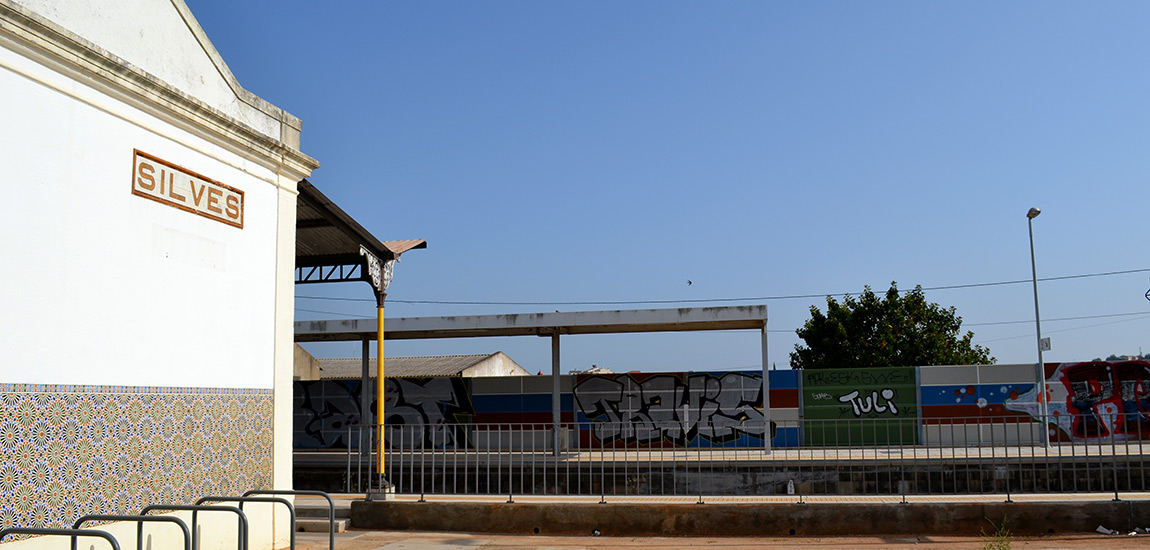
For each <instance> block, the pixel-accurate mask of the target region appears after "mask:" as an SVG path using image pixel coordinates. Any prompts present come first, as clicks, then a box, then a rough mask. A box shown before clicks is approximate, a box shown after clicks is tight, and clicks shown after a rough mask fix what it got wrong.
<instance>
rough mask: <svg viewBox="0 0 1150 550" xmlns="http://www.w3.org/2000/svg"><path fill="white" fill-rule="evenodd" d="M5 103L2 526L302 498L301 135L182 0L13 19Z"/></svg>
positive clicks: (279, 536)
mask: <svg viewBox="0 0 1150 550" xmlns="http://www.w3.org/2000/svg"><path fill="white" fill-rule="evenodd" d="M0 98H2V99H3V102H4V105H5V109H4V111H5V114H4V115H3V117H2V118H3V121H4V122H3V124H0V156H2V158H3V159H4V165H5V168H6V170H5V175H6V180H7V185H6V187H7V190H8V192H9V193H10V199H9V200H6V201H3V202H2V203H0V213H2V215H0V227H2V230H3V234H4V235H5V236H6V237H7V238H6V239H4V241H3V242H2V243H0V250H2V251H3V256H4V257H5V265H6V269H5V274H4V276H3V279H2V281H3V285H2V286H3V288H2V289H0V309H2V310H3V311H4V313H5V315H4V316H3V317H2V318H0V349H3V351H4V357H5V359H6V361H5V363H4V364H3V365H0V415H2V416H0V528H3V527H10V526H22V527H70V526H71V523H72V521H74V519H75V518H76V517H78V516H80V515H84V514H92V513H102V514H135V513H139V511H140V509H141V508H142V507H143V506H146V505H149V504H160V503H181V504H190V503H192V502H193V501H194V500H196V499H197V498H199V497H202V496H206V495H221V494H226V495H231V494H236V495H238V494H240V493H242V492H243V491H246V490H249V489H271V488H290V483H291V439H290V433H291V418H292V414H291V390H292V359H293V334H292V320H293V308H294V297H293V296H294V290H293V287H294V284H293V277H292V269H293V267H294V252H295V215H296V185H297V182H299V181H300V180H301V179H303V178H304V177H306V176H308V175H310V173H311V171H312V170H314V169H315V168H317V167H318V163H317V162H316V161H315V160H314V159H311V158H310V157H308V156H307V155H305V154H303V153H302V152H300V128H301V125H300V121H299V119H297V118H295V117H294V116H292V115H290V114H289V113H287V112H285V111H283V110H281V109H279V108H277V107H275V106H273V105H271V104H270V103H268V102H267V101H264V100H263V99H260V98H259V97H256V96H255V95H253V94H251V93H250V92H248V91H247V90H244V89H243V88H242V87H241V86H240V85H239V83H238V82H237V80H236V78H235V77H234V76H233V75H232V73H231V71H230V70H229V69H228V67H227V65H226V64H225V63H224V62H223V60H222V59H221V58H220V56H219V54H218V53H217V52H216V50H215V49H214V47H213V46H212V44H211V42H210V41H209V40H208V38H207V37H206V36H205V34H204V32H203V30H202V29H201V28H200V26H199V24H198V23H197V22H196V20H195V18H194V16H193V15H192V13H191V11H190V10H189V9H188V7H187V5H186V4H184V2H183V0H122V1H120V2H117V3H116V6H115V8H114V9H111V8H110V7H109V6H107V5H101V4H100V3H93V2H89V1H84V0H0ZM254 523H255V522H253V524H254ZM253 526H254V525H253ZM254 527H255V526H254ZM257 528H258V527H257ZM286 540H287V532H286V531H285V530H283V529H280V530H279V532H275V530H274V529H273V532H272V533H271V534H270V537H263V538H253V545H256V546H259V547H271V546H283V545H286ZM204 542H205V544H209V545H210V544H211V542H212V541H211V540H210V537H209V538H207V539H205V541H204Z"/></svg>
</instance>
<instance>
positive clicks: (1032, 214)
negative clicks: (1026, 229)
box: [1026, 208, 1042, 220]
mask: <svg viewBox="0 0 1150 550" xmlns="http://www.w3.org/2000/svg"><path fill="white" fill-rule="evenodd" d="M1041 213H1042V211H1041V210H1039V209H1037V208H1031V209H1030V211H1028V212H1027V213H1026V218H1027V219H1030V220H1033V219H1034V218H1037V217H1038V215H1039V214H1041Z"/></svg>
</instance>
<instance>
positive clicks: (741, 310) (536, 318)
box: [295, 305, 770, 455]
mask: <svg viewBox="0 0 1150 550" xmlns="http://www.w3.org/2000/svg"><path fill="white" fill-rule="evenodd" d="M378 327H379V325H378V323H377V322H376V320H375V319H347V320H327V321H296V323H295V339H296V341H297V342H338V341H362V342H364V368H363V372H364V374H363V377H364V378H365V379H366V377H367V374H366V373H367V355H366V353H367V344H366V342H368V341H370V340H371V339H373V338H376V335H377V332H376V330H377V329H378ZM386 328H387V330H386V331H384V333H383V338H384V340H415V339H427V338H479V337H487V336H550V337H551V422H552V425H553V429H552V433H553V436H554V438H555V441H554V442H553V447H552V448H553V449H554V453H555V454H556V455H558V453H559V431H560V430H559V426H560V422H559V420H560V399H559V386H560V384H559V373H560V364H559V363H560V361H559V339H560V336H561V335H564V334H618V333H634V332H682V331H699V330H758V331H759V334H760V338H761V340H760V341H761V346H762V348H761V349H762V359H763V363H762V367H763V381H762V384H763V386H762V392H763V394H762V395H763V411H764V412H767V411H769V410H770V402H769V399H770V397H769V396H770V392H769V389H770V386H769V385H770V382H769V380H768V378H767V306H765V305H753V306H728V307H702V308H675V309H637V310H620V311H572V312H558V311H557V312H555V313H523V314H502V315H464V316H454V317H400V318H397V319H389V320H388V321H387V327H386ZM365 385H366V381H365ZM381 391H382V390H381ZM765 429H766V428H765V427H764V430H765ZM763 441H764V451H767V452H769V450H770V436H769V434H767V433H765V432H764V434H763Z"/></svg>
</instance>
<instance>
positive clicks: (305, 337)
mask: <svg viewBox="0 0 1150 550" xmlns="http://www.w3.org/2000/svg"><path fill="white" fill-rule="evenodd" d="M766 324H767V306H765V305H755V306H730V307H703V308H675V309H638V310H623V311H572V312H563V313H560V312H555V313H525V314H504V315H466V316H454V317H399V318H395V319H388V320H387V330H386V332H385V333H384V338H385V339H387V340H413V339H424V338H474V337H483V336H531V335H534V336H551V335H553V334H611V333H625V332H678V331H695V330H748V329H756V330H759V329H763V328H764V327H765V326H766ZM376 326H377V321H376V320H375V319H346V320H344V319H337V320H326V321H297V322H296V323H295V339H296V341H297V342H323V341H329V342H330V341H352V340H365V339H369V340H374V339H375V338H376Z"/></svg>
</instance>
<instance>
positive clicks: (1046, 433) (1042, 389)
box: [1026, 208, 1050, 445]
mask: <svg viewBox="0 0 1150 550" xmlns="http://www.w3.org/2000/svg"><path fill="white" fill-rule="evenodd" d="M1041 213H1042V211H1041V210H1039V209H1037V208H1031V209H1030V210H1029V211H1028V212H1027V213H1026V227H1027V229H1029V230H1030V277H1031V280H1032V281H1033V282H1034V328H1035V330H1036V332H1037V334H1038V340H1037V342H1038V364H1037V365H1035V367H1034V369H1035V381H1036V382H1037V385H1035V386H1034V389H1035V396H1036V398H1037V399H1038V414H1039V416H1040V417H1041V425H1042V443H1043V444H1045V445H1049V444H1050V430H1049V428H1048V426H1047V421H1048V420H1049V419H1048V418H1047V413H1048V411H1047V403H1046V372H1045V369H1044V368H1043V365H1044V364H1045V363H1043V362H1042V317H1041V316H1040V315H1039V314H1038V269H1037V268H1036V267H1035V263H1034V218H1037V217H1038V215H1039V214H1041Z"/></svg>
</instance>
